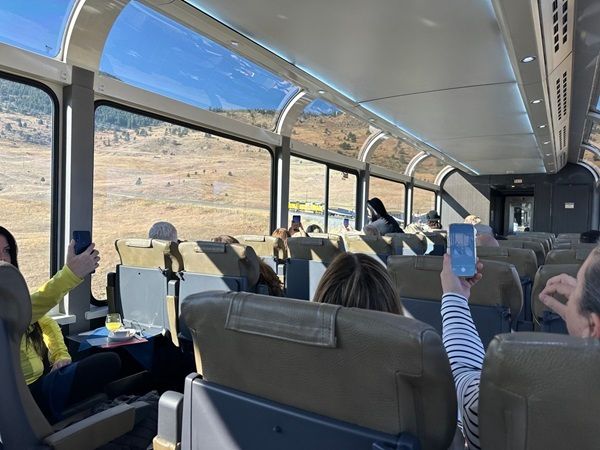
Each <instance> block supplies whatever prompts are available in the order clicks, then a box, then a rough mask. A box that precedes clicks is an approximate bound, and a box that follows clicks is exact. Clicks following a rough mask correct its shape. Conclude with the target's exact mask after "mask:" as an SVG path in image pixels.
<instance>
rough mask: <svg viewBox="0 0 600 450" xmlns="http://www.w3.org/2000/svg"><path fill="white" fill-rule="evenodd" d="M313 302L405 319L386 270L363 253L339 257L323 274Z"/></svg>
mask: <svg viewBox="0 0 600 450" xmlns="http://www.w3.org/2000/svg"><path fill="white" fill-rule="evenodd" d="M313 301H315V302H318V303H330V304H334V305H341V306H346V307H349V308H362V309H371V310H374V311H383V312H388V313H392V314H400V315H404V310H403V308H402V303H401V302H400V296H399V295H398V291H397V290H396V288H395V287H394V285H393V283H392V280H391V279H390V276H389V275H388V273H387V271H386V270H385V268H384V267H383V266H382V265H381V263H379V262H378V261H376V260H375V259H373V258H371V257H370V256H367V255H363V254H361V253H342V254H340V255H339V256H337V257H336V258H335V259H334V260H333V262H332V263H331V265H330V266H329V267H328V268H327V270H326V271H325V273H324V274H323V277H322V278H321V281H320V282H319V286H317V291H316V292H315V296H314V299H313Z"/></svg>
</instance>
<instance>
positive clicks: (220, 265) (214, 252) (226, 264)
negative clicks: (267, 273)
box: [179, 241, 260, 287]
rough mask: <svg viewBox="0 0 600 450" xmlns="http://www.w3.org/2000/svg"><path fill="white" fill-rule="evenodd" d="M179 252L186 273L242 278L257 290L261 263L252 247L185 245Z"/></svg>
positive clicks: (183, 244) (236, 245) (192, 243)
mask: <svg viewBox="0 0 600 450" xmlns="http://www.w3.org/2000/svg"><path fill="white" fill-rule="evenodd" d="M179 251H180V253H181V256H182V257H183V264H184V266H185V269H186V272H193V273H199V274H203V275H220V276H229V277H242V278H246V279H247V280H248V286H251V287H252V286H255V285H256V283H257V282H258V277H259V275H260V268H259V259H258V256H256V253H255V252H254V250H253V249H252V247H249V246H246V245H241V244H223V243H221V242H209V241H196V242H182V243H180V244H179Z"/></svg>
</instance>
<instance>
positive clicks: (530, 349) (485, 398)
mask: <svg viewBox="0 0 600 450" xmlns="http://www.w3.org/2000/svg"><path fill="white" fill-rule="evenodd" d="M599 379H600V341H599V340H598V339H582V338H579V337H573V336H560V335H555V334H542V333H514V334H503V335H500V336H497V337H496V338H495V339H494V340H493V341H492V342H491V344H490V346H489V347H488V350H487V353H486V355H485V361H484V364H483V372H482V374H481V383H480V387H479V392H480V394H479V436H480V443H481V448H482V449H485V450H563V449H577V450H596V449H598V417H600V404H599V403H598V402H597V401H596V400H597V399H598V398H599V397H600V384H599V383H598V380H599Z"/></svg>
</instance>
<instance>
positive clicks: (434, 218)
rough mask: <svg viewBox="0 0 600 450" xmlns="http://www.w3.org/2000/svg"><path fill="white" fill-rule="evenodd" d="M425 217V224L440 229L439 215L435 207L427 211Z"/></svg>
mask: <svg viewBox="0 0 600 450" xmlns="http://www.w3.org/2000/svg"><path fill="white" fill-rule="evenodd" d="M425 218H426V219H427V225H428V226H429V228H431V229H434V230H441V229H442V222H441V217H440V215H439V214H438V212H437V211H436V210H435V209H432V210H431V211H429V212H428V213H427V215H426V216H425Z"/></svg>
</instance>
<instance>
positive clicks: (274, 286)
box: [258, 259, 283, 297]
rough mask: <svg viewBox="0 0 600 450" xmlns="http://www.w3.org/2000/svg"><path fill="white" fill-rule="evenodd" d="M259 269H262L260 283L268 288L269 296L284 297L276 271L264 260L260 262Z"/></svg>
mask: <svg viewBox="0 0 600 450" xmlns="http://www.w3.org/2000/svg"><path fill="white" fill-rule="evenodd" d="M258 267H259V269H260V276H259V278H258V282H259V283H262V284H264V285H266V286H267V289H268V290H269V295H273V296H275V297H283V285H282V283H281V280H280V279H279V277H278V276H277V274H276V273H275V271H274V270H273V269H271V267H270V266H269V265H268V264H267V263H265V262H264V261H263V260H262V259H261V260H259V261H258Z"/></svg>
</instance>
